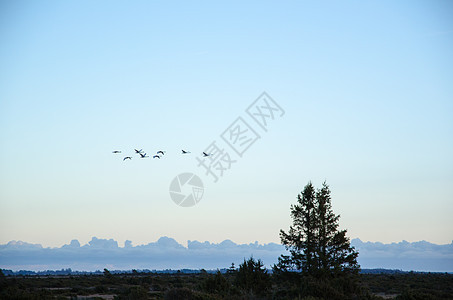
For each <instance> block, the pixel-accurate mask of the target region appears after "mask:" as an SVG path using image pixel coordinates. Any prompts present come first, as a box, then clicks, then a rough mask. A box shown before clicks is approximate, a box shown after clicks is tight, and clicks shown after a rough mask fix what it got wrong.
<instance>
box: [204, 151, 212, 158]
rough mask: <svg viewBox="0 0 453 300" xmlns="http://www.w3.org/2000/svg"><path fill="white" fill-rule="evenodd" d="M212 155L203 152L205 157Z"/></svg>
mask: <svg viewBox="0 0 453 300" xmlns="http://www.w3.org/2000/svg"><path fill="white" fill-rule="evenodd" d="M210 155H211V153H209V154H208V153H206V152H203V157H206V156H210Z"/></svg>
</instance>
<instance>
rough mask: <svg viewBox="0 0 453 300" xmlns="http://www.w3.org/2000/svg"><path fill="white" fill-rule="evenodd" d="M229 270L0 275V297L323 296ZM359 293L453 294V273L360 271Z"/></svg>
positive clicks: (423, 296) (367, 295) (375, 295)
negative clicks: (239, 277) (255, 287)
mask: <svg viewBox="0 0 453 300" xmlns="http://www.w3.org/2000/svg"><path fill="white" fill-rule="evenodd" d="M235 276H236V275H235V274H234V273H226V274H220V273H218V274H208V273H205V272H203V273H198V274H183V273H176V274H156V273H147V274H141V273H137V272H134V273H128V274H106V275H77V276H74V275H72V276H6V277H5V276H3V277H2V278H1V279H0V299H306V300H308V299H310V300H313V299H323V298H316V297H310V296H305V297H302V296H300V297H299V296H297V295H296V296H295V295H288V294H287V293H285V291H284V290H285V284H282V283H281V282H279V281H277V280H276V279H275V278H274V277H272V276H270V277H269V279H270V284H269V289H268V290H265V291H263V292H262V293H260V294H259V295H257V293H259V291H258V292H255V293H253V292H251V291H249V290H246V289H244V288H243V287H241V286H240V285H238V284H237V281H236V278H235ZM358 283H359V286H360V288H361V290H362V291H363V293H362V294H361V295H356V296H355V297H354V298H350V299H453V274H441V273H424V274H420V273H406V274H361V275H359V279H358Z"/></svg>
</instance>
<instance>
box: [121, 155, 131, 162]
mask: <svg viewBox="0 0 453 300" xmlns="http://www.w3.org/2000/svg"><path fill="white" fill-rule="evenodd" d="M126 159H129V160H130V159H132V157H130V156H126V157H125V158H123V161H125V160H126Z"/></svg>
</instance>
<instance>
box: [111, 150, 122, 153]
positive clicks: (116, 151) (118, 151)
mask: <svg viewBox="0 0 453 300" xmlns="http://www.w3.org/2000/svg"><path fill="white" fill-rule="evenodd" d="M112 153H121V151H120V150H115V151H112Z"/></svg>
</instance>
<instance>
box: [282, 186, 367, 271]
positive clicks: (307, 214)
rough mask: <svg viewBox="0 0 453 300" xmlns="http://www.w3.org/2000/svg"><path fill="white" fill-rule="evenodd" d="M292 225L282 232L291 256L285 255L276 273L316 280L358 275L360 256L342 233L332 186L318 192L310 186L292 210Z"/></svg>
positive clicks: (344, 233)
mask: <svg viewBox="0 0 453 300" xmlns="http://www.w3.org/2000/svg"><path fill="white" fill-rule="evenodd" d="M291 217H292V220H293V225H292V226H290V228H289V231H288V233H286V232H284V231H283V230H281V231H280V238H281V242H282V244H283V245H285V247H286V249H287V250H288V251H289V252H290V255H282V256H281V257H280V258H279V262H278V264H277V265H276V266H274V271H288V270H297V271H301V273H302V274H308V275H312V276H315V277H320V276H321V277H325V276H329V275H337V276H338V275H341V274H345V273H357V272H358V270H359V265H358V264H357V256H358V252H356V251H355V249H354V247H351V245H350V241H349V239H348V238H347V237H346V230H342V231H339V230H338V226H339V219H340V216H339V215H335V214H334V212H333V209H332V204H331V196H330V189H329V186H328V185H327V184H326V183H325V182H324V183H323V186H322V188H321V189H319V190H317V191H315V189H314V187H313V185H312V183H311V182H309V183H308V184H307V185H306V186H305V188H304V190H303V192H302V193H301V194H299V195H298V197H297V204H296V205H292V206H291Z"/></svg>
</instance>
